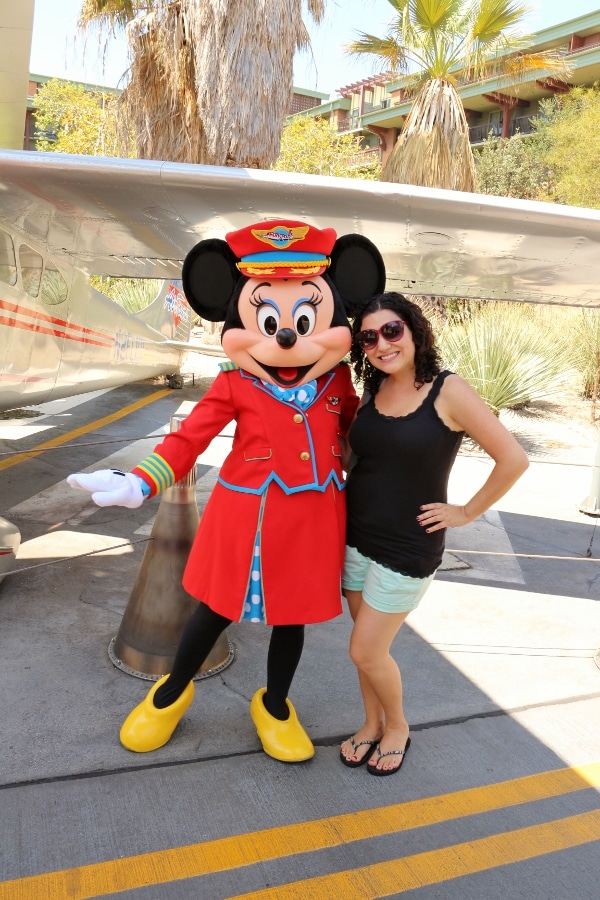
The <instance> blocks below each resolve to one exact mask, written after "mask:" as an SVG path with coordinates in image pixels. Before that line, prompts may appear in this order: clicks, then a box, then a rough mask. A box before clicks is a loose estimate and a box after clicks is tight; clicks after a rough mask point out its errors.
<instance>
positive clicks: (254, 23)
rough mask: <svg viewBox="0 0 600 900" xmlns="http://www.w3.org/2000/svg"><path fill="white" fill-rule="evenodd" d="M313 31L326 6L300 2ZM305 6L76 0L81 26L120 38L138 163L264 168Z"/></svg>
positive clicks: (285, 102) (281, 115)
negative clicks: (123, 43)
mask: <svg viewBox="0 0 600 900" xmlns="http://www.w3.org/2000/svg"><path fill="white" fill-rule="evenodd" d="M306 7H307V9H308V12H309V14H310V16H311V18H312V19H313V20H314V21H315V22H316V23H317V24H318V23H319V22H320V21H321V19H322V17H323V13H324V9H325V0H306ZM302 8H303V3H302V0H280V2H279V3H277V4H276V6H274V5H273V4H272V3H269V2H268V0H253V2H243V0H219V2H215V0H83V7H82V10H81V15H80V26H81V27H82V29H83V31H84V32H85V33H88V32H89V31H90V30H93V29H94V28H95V29H96V30H97V31H98V33H99V35H102V34H104V35H105V36H110V35H111V34H112V33H114V32H118V31H121V30H125V33H126V36H127V43H128V48H129V58H130V68H129V70H128V72H127V73H126V79H125V80H126V87H125V89H124V91H123V94H122V98H121V102H122V109H123V111H124V113H125V117H124V124H125V127H124V129H123V133H124V134H133V135H134V140H135V144H136V151H137V156H138V157H140V158H145V159H165V160H171V161H174V162H192V163H204V164H208V165H230V166H241V167H255V168H258V167H260V168H269V167H270V166H271V165H272V163H274V162H275V160H276V158H277V156H278V154H279V141H280V136H281V130H282V128H283V124H284V119H285V116H286V114H287V113H288V110H289V108H290V101H291V97H292V91H293V59H294V54H295V52H296V51H297V50H300V49H303V48H305V47H308V46H309V44H310V40H309V36H308V32H307V30H306V26H305V25H304V22H303V21H302Z"/></svg>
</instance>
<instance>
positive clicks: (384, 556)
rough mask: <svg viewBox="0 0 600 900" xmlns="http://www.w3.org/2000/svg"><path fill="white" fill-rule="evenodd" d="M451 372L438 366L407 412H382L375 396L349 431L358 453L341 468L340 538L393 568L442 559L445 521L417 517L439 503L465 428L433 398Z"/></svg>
mask: <svg viewBox="0 0 600 900" xmlns="http://www.w3.org/2000/svg"><path fill="white" fill-rule="evenodd" d="M450 374H452V373H451V372H440V374H439V375H438V376H437V377H436V379H435V381H434V382H433V385H432V387H431V390H430V391H429V393H428V394H427V396H426V397H425V399H424V400H423V402H422V404H421V405H420V406H419V408H418V409H416V410H415V411H414V412H411V413H409V414H408V415H407V416H398V417H396V416H384V415H382V414H381V413H380V412H379V411H378V410H377V408H376V406H375V398H374V397H371V398H370V400H369V401H368V402H367V403H366V404H365V405H364V406H363V407H361V409H359V411H358V416H357V418H356V421H355V422H354V424H353V425H352V428H351V429H350V433H349V440H350V446H351V447H352V450H353V452H354V453H355V454H356V457H357V461H356V463H355V465H354V467H353V469H352V471H351V472H350V475H349V476H348V484H347V498H348V531H347V543H348V544H349V545H350V546H351V547H355V548H356V549H357V550H359V551H360V553H362V554H363V555H364V556H368V557H369V559H372V560H375V562H378V563H381V564H382V565H384V566H386V567H387V568H389V569H393V570H394V571H395V572H401V573H402V574H403V575H410V576H411V577H413V578H426V577H427V576H428V575H431V574H432V573H433V572H435V570H436V569H437V567H438V566H439V565H440V563H441V561H442V554H443V552H444V542H445V537H446V531H445V529H442V530H441V531H435V532H433V533H432V534H427V533H426V531H425V529H424V528H422V527H421V526H420V525H419V523H418V522H417V516H418V515H419V509H420V507H421V505H422V504H423V503H446V502H447V491H448V479H449V477H450V470H451V468H452V465H453V463H454V460H455V459H456V454H457V453H458V449H459V447H460V444H461V441H462V439H463V436H464V432H462V431H452V430H451V429H450V428H448V426H447V425H445V424H444V423H443V422H442V420H441V419H440V417H439V416H438V414H437V411H436V409H435V407H434V402H435V399H436V397H437V396H438V394H439V392H440V390H441V387H442V385H443V383H444V380H445V379H446V377H447V376H448V375H450Z"/></svg>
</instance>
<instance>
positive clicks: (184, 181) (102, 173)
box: [0, 150, 600, 580]
mask: <svg viewBox="0 0 600 900" xmlns="http://www.w3.org/2000/svg"><path fill="white" fill-rule="evenodd" d="M279 217H281V218H295V219H302V220H304V221H307V222H310V223H313V224H316V225H320V226H325V225H327V226H331V227H333V228H335V229H336V230H337V232H338V234H340V235H341V234H347V233H350V232H356V233H360V234H364V235H366V236H367V237H369V238H370V239H371V240H372V241H373V242H374V243H375V244H376V245H377V247H378V248H379V249H380V251H381V253H382V254H383V257H384V259H385V263H386V269H387V288H388V289H391V290H398V291H400V292H402V293H405V294H409V295H410V294H421V295H434V296H444V297H462V298H471V299H489V300H516V301H525V302H532V303H547V304H562V305H568V306H581V307H595V306H600V212H598V211H596V210H588V209H579V208H573V207H567V206H560V205H557V204H549V203H537V202H532V201H522V200H514V199H507V198H503V197H492V196H489V195H478V194H466V193H459V192H455V191H443V190H434V189H428V188H418V187H414V186H411V185H392V184H387V183H382V182H369V181H359V180H355V179H342V178H329V177H318V176H310V175H303V174H292V173H283V172H270V171H269V172H268V171H260V170H246V169H233V168H218V167H213V166H195V165H185V164H179V163H169V162H154V161H149V160H130V159H127V160H124V159H105V158H99V157H84V156H72V155H66V154H59V153H32V152H27V151H8V150H5V151H0V410H3V409H11V408H14V407H16V406H19V405H31V404H34V403H41V402H44V401H47V400H50V399H56V398H59V397H66V396H70V395H71V394H75V393H80V392H83V391H90V390H95V389H98V388H102V387H112V386H116V385H118V384H124V383H126V382H129V381H136V380H140V379H143V378H147V377H150V376H151V375H155V374H160V373H169V374H175V373H176V372H177V370H178V367H179V365H180V363H181V361H182V354H183V352H184V351H185V350H187V349H189V344H186V341H187V337H188V335H189V308H187V304H186V303H185V298H184V297H183V294H182V292H181V287H180V283H179V282H178V279H179V277H180V274H181V267H182V264H183V260H184V258H185V256H186V254H187V252H188V251H189V250H190V249H191V248H192V247H193V246H194V244H196V243H197V242H198V241H200V240H203V239H205V238H210V237H218V238H223V237H224V235H225V234H226V232H228V231H232V230H235V229H238V228H242V227H244V226H245V225H247V224H248V223H249V222H250V221H258V220H260V219H274V218H279ZM91 275H108V276H114V277H128V278H159V279H163V280H164V281H165V289H164V291H163V292H161V294H160V295H159V297H158V298H157V300H156V301H155V303H154V304H153V305H152V306H150V307H149V308H148V309H147V310H146V311H144V313H143V314H141V315H138V316H135V317H133V316H130V315H128V314H126V313H125V312H124V311H123V310H122V309H120V308H119V307H117V305H116V304H114V303H112V301H109V300H108V299H107V298H105V297H103V296H102V295H101V294H99V293H98V292H97V291H94V290H93V289H92V288H91V286H90V284H89V277H90V276H91ZM182 323H183V324H182ZM180 326H181V327H180ZM3 521H4V522H5V521H6V520H3ZM3 535H4V536H3ZM12 559H14V550H13V549H11V548H10V546H9V536H8V533H7V531H6V529H5V530H4V532H3V530H2V524H1V522H0V566H1V565H2V560H4V561H5V566H7V567H9V566H10V562H11V560H12ZM5 571H6V569H5ZM1 572H2V569H1V568H0V574H1ZM0 580H1V578H0Z"/></svg>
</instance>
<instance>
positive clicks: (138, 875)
mask: <svg viewBox="0 0 600 900" xmlns="http://www.w3.org/2000/svg"><path fill="white" fill-rule="evenodd" d="M590 787H596V788H597V787H600V762H597V763H589V764H587V765H582V766H574V767H572V768H569V769H556V770H554V771H550V772H542V773H540V774H538V775H528V776H526V777H524V778H517V779H514V780H512V781H504V782H499V783H497V784H490V785H485V786H484V787H478V788H469V789H467V790H464V791H456V792H454V793H451V794H441V795H439V796H437V797H425V798H424V799H422V800H411V801H408V802H406V803H396V804H393V805H391V806H383V807H377V808H375V809H368V810H361V811H358V812H352V813H344V814H342V815H339V816H331V817H330V818H326V819H316V820H314V821H309V822H300V823H298V824H294V825H283V826H281V827H280V828H268V829H265V830H263V831H254V832H249V833H247V834H240V835H235V836H233V837H226V838H220V839H217V840H213V841H204V842H202V843H199V844H191V845H189V846H186V847H177V848H173V849H169V850H158V851H156V852H154V853H144V854H140V855H139V856H130V857H126V858H124V859H115V860H109V861H107V862H101V863H95V864H92V865H86V866H77V867H76V868H72V869H64V870H62V871H58V872H48V873H45V874H41V875H32V876H29V877H26V878H19V879H15V880H13V881H5V882H2V883H0V900H89V898H91V897H102V896H106V895H109V894H112V893H116V892H118V891H126V890H135V889H136V888H141V887H145V886H148V885H156V884H168V883H170V882H172V881H177V880H181V879H184V878H197V877H199V876H201V875H208V874H211V873H215V872H223V871H227V870H230V869H235V868H239V867H241V866H249V865H253V864H255V863H257V862H261V861H264V860H269V859H282V858H284V857H287V856H293V855H295V854H298V853H311V852H315V851H317V850H322V849H324V848H326V847H337V846H340V845H341V844H346V843H350V842H352V841H359V840H363V839H366V838H373V837H377V836H381V835H386V834H391V833H394V832H400V831H407V830H409V829H411V828H422V827H425V826H428V825H433V824H436V823H439V822H445V821H450V820H452V819H458V818H461V817H463V816H472V815H477V814H479V813H484V812H490V811H492V810H497V809H503V808H505V807H509V806H517V805H519V804H522V803H532V802H535V801H536V800H544V799H547V798H549V797H559V796H562V795H564V794H570V793H573V792H576V791H582V790H586V789H588V788H590ZM490 840H491V839H490ZM439 852H442V851H439ZM351 877H353V876H351ZM278 890H281V888H278ZM274 896H279V895H274ZM316 896H317V895H315V897H316ZM331 896H334V897H335V896H344V897H345V895H344V894H343V893H339V894H338V893H336V892H334V893H332V894H329V897H331ZM369 896H370V895H369ZM366 897H367V895H363V900H366ZM345 900H346V898H345Z"/></svg>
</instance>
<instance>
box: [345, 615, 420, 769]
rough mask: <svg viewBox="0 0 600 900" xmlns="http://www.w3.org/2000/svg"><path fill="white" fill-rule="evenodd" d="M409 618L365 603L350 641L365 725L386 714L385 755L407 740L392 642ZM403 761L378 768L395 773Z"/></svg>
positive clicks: (395, 759) (388, 759)
mask: <svg viewBox="0 0 600 900" xmlns="http://www.w3.org/2000/svg"><path fill="white" fill-rule="evenodd" d="M407 615H408V613H407V612H402V613H382V612H378V611H377V610H375V609H372V608H371V607H370V606H368V604H366V603H365V602H364V601H362V602H361V603H359V604H358V609H357V611H356V615H355V618H354V629H353V631H352V637H351V639H350V657H351V659H352V661H353V662H354V664H355V666H356V667H357V669H358V672H359V678H360V685H361V692H362V694H363V700H364V703H365V712H366V716H367V719H366V722H369V724H370V725H371V724H372V719H371V718H370V716H372V715H373V711H374V710H376V709H377V708H378V709H379V710H380V711H381V710H383V715H384V719H385V730H384V733H383V737H382V738H381V740H380V742H379V745H380V748H381V752H382V753H385V752H387V751H388V750H401V749H402V748H403V747H404V746H405V744H406V741H407V739H408V732H409V727H408V722H407V721H406V717H405V715H404V708H403V705H402V678H401V676H400V670H399V668H398V666H397V664H396V662H395V660H394V659H393V658H392V656H391V654H390V648H391V645H392V641H393V640H394V638H395V637H396V635H397V633H398V631H399V630H400V627H401V626H402V624H403V622H404V620H405V619H406V617H407ZM363 685H364V686H365V687H363ZM365 688H366V692H365ZM365 693H366V696H365ZM376 704H379V707H377V705H376ZM365 724H366V723H365ZM401 759H402V757H400V756H391V757H386V758H385V759H384V760H381V762H380V763H379V766H378V768H380V769H395V768H397V766H398V764H399V763H400V761H401Z"/></svg>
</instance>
